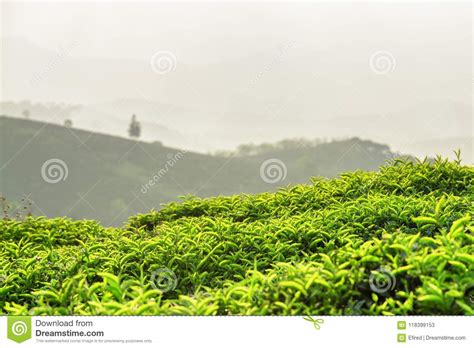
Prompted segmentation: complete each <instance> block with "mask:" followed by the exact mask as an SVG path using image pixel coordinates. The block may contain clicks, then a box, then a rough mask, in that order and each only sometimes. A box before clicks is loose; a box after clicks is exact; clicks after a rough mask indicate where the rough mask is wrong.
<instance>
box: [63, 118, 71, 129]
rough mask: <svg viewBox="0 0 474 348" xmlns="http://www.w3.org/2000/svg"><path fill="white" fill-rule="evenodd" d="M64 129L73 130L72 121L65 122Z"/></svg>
mask: <svg viewBox="0 0 474 348" xmlns="http://www.w3.org/2000/svg"><path fill="white" fill-rule="evenodd" d="M64 127H67V128H71V127H72V121H71V120H70V119H66V120H64Z"/></svg>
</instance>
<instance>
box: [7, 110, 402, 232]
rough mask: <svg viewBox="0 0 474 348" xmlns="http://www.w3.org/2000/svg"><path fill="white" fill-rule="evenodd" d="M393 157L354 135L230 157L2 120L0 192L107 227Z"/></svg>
mask: <svg viewBox="0 0 474 348" xmlns="http://www.w3.org/2000/svg"><path fill="white" fill-rule="evenodd" d="M247 150H248V146H247ZM394 156H395V154H394V153H392V152H391V151H390V149H389V148H388V146H386V145H382V144H378V143H374V142H372V141H367V140H361V139H358V138H352V139H347V140H340V141H333V142H326V143H315V142H310V141H301V142H299V141H287V142H280V143H278V144H276V145H271V144H263V145H260V146H254V147H253V148H252V147H251V148H250V150H249V151H247V152H245V146H243V147H241V148H239V151H237V152H235V153H233V154H226V155H224V154H221V155H217V154H216V155H209V154H200V153H196V152H186V151H185V150H180V149H176V148H170V147H165V146H163V144H161V143H160V142H154V143H146V142H140V141H136V140H131V139H127V138H122V137H117V136H110V135H105V134H100V133H92V132H89V131H84V130H79V129H74V128H65V127H62V126H59V125H55V124H50V123H44V122H37V121H31V120H26V119H19V118H11V117H7V116H0V192H1V193H2V194H3V195H4V196H5V197H6V198H7V199H8V201H10V202H12V203H13V205H14V206H17V207H20V206H21V205H22V199H25V200H27V198H28V199H31V200H32V201H33V202H34V204H33V207H32V208H33V211H34V215H47V216H50V217H53V216H69V217H72V218H76V219H81V218H91V219H97V220H99V221H101V222H102V223H103V224H106V225H120V224H121V223H122V222H123V221H124V220H125V219H126V218H127V217H128V216H130V215H133V214H136V213H140V212H147V211H149V210H151V209H153V208H154V209H159V207H160V205H161V204H162V203H165V202H170V201H176V200H178V199H179V198H178V197H179V196H181V195H196V196H200V197H207V196H216V195H230V194H235V193H241V192H243V193H257V192H267V191H274V190H275V189H276V188H277V187H281V186H285V185H288V184H296V183H305V182H308V178H309V177H311V176H324V177H334V176H337V175H338V174H340V173H341V172H346V171H354V170H358V169H361V170H369V171H375V170H377V169H378V167H379V166H380V165H382V164H383V163H384V162H385V161H386V160H387V159H388V158H392V157H394ZM57 160H60V161H62V162H60V161H57ZM48 161H49V162H48ZM264 163H265V164H266V166H263V164H264ZM282 163H283V165H282ZM48 164H50V165H51V166H48ZM55 164H56V165H59V167H58V166H56V168H55V166H54V165H55ZM55 169H58V171H57V172H54V170H55ZM42 170H43V171H42ZM66 174H67V175H66ZM61 179H65V180H61ZM56 180H57V181H58V182H56V183H52V182H54V181H56Z"/></svg>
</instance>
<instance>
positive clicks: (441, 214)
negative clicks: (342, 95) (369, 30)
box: [0, 160, 474, 315]
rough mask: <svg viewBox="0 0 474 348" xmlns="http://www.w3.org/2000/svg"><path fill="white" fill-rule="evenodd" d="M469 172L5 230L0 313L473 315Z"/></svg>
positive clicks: (317, 182)
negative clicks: (108, 221)
mask: <svg viewBox="0 0 474 348" xmlns="http://www.w3.org/2000/svg"><path fill="white" fill-rule="evenodd" d="M473 201H474V169H473V168H472V167H466V166H461V165H460V164H459V163H457V162H447V161H441V160H437V161H436V162H434V163H430V162H422V163H412V162H403V161H399V160H396V161H394V162H393V163H392V164H391V165H389V166H386V167H383V168H381V170H380V172H377V173H369V172H362V171H358V172H353V173H347V174H344V175H342V176H341V177H340V178H338V179H332V180H326V179H314V180H313V182H312V184H310V185H296V186H292V187H288V188H283V189H280V190H279V191H278V192H275V193H262V194H256V195H237V196H231V197H218V198H209V199H197V198H194V199H188V200H185V201H184V202H182V203H173V204H170V205H168V206H166V207H164V208H163V209H162V210H161V211H159V212H150V213H148V214H143V215H137V216H133V217H131V218H130V220H129V222H128V224H127V225H126V226H125V227H124V228H121V229H118V228H104V227H101V226H100V225H99V224H97V223H96V222H93V221H72V220H68V219H51V220H47V219H44V218H28V219H26V220H25V221H11V220H10V221H6V220H3V221H0V240H1V243H0V266H1V267H0V269H2V272H3V274H2V275H0V276H1V277H2V280H3V281H2V282H0V309H1V310H0V312H1V313H3V314H7V313H8V314H33V315H39V314H49V315H67V314H76V315H83V314H91V315H105V314H114V315H150V314H154V315H227V314H229V315H318V314H325V315H354V314H363V315H380V314H382V315H393V314H396V315H415V314H418V315H430V314H436V315H439V314H447V315H459V314H461V315H463V314H465V315H472V314H474V309H473V303H472V300H471V299H472V296H474V257H473V256H472V255H473V254H474V244H473V242H474V236H473V233H474V224H473V219H472V216H473V215H474V205H473Z"/></svg>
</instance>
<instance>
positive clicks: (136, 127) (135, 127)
mask: <svg viewBox="0 0 474 348" xmlns="http://www.w3.org/2000/svg"><path fill="white" fill-rule="evenodd" d="M140 133H141V126H140V122H138V121H137V116H135V115H132V121H131V122H130V126H129V127H128V135H129V136H130V138H139V137H140Z"/></svg>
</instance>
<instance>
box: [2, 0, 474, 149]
mask: <svg viewBox="0 0 474 348" xmlns="http://www.w3.org/2000/svg"><path fill="white" fill-rule="evenodd" d="M471 25H472V5H471V3H470V2H464V3H449V2H446V3H438V4H435V3H431V2H426V1H423V2H418V3H408V2H394V3H386V2H371V3H361V2H299V3H289V2H277V3H269V2H226V3H216V2H195V1H193V2H186V3H184V2H178V3H176V2H174V3H162V2H160V3H156V2H120V3H111V2H80V3H75V2H53V3H43V2H40V3H20V2H2V34H1V35H2V43H3V48H2V93H1V95H2V100H17V101H18V100H22V99H32V100H34V101H64V102H74V103H81V104H102V103H110V102H112V103H113V102H114V101H115V100H117V99H124V98H127V99H129V98H135V99H140V100H145V99H147V100H149V101H152V102H156V103H159V105H166V107H162V108H161V109H160V110H159V111H158V112H157V114H160V115H161V117H160V116H156V117H155V116H153V117H151V116H150V115H148V114H147V115H143V112H142V115H140V114H139V116H140V117H144V118H147V117H148V118H149V119H148V121H150V122H156V123H157V124H160V125H163V126H166V127H168V128H170V129H174V130H175V129H179V131H181V132H184V133H189V132H192V131H193V130H195V131H198V132H201V133H204V135H205V136H206V134H207V136H209V135H211V134H214V136H216V137H218V136H217V135H215V134H217V133H219V132H220V133H219V134H220V136H221V138H222V139H217V138H216V141H215V143H214V144H208V145H206V146H205V148H209V149H215V148H220V147H232V146H235V145H236V144H238V143H241V142H245V141H257V142H259V140H262V141H266V140H270V141H273V140H278V139H282V138H285V137H290V136H298V135H301V136H307V137H311V136H324V135H329V136H338V135H339V136H349V135H362V136H363V135H366V136H367V137H371V138H377V134H380V136H379V139H376V140H380V141H383V140H384V139H385V140H386V142H388V143H390V144H397V146H398V145H400V144H401V143H403V142H409V141H410V139H411V140H417V139H413V136H412V135H410V137H409V138H410V139H408V138H407V139H402V140H401V141H399V142H398V143H397V139H398V138H403V136H404V135H403V132H400V130H403V129H404V128H408V127H411V126H413V125H415V127H417V128H418V127H421V128H422V127H425V126H424V125H426V127H432V126H433V123H434V124H436V122H438V121H439V122H440V127H439V129H447V128H449V127H447V125H449V124H451V126H450V127H451V128H450V129H447V133H446V136H447V137H449V138H453V137H456V136H459V137H467V136H469V135H471V136H472V118H471V98H472V88H471V87H472V72H471V65H472V30H471ZM157 54H158V56H156V55H157ZM160 54H164V55H165V56H164V59H163V60H161V61H160V60H158V58H159V57H160ZM160 64H163V65H160ZM160 69H161V70H160ZM157 70H158V72H157ZM168 106H170V108H172V109H173V110H170V109H169V108H168ZM112 107H113V106H112ZM137 108H139V106H137ZM139 110H144V109H140V108H139ZM91 112H92V111H88V115H92V113H91ZM109 112H111V111H110V110H109ZM127 112H128V111H127ZM117 114H120V111H118V112H117ZM164 114H167V115H166V117H165V116H164ZM374 115H375V116H374ZM453 115H457V116H456V118H453V117H454V116H453ZM84 117H85V116H84ZM97 117H100V116H97ZM124 117H125V116H124ZM127 117H128V114H127ZM373 117H382V118H383V119H385V120H386V121H387V122H386V123H384V122H378V123H377V125H375V123H374V122H372V121H370V120H371V119H372V120H373ZM458 118H459V119H458ZM170 119H171V120H170ZM347 119H351V120H356V121H353V123H355V124H352V123H351V122H346V120H347ZM255 120H257V121H255ZM325 120H326V121H327V122H326V121H325ZM357 120H361V121H360V122H359V121H357ZM378 120H380V119H378ZM251 122H255V123H257V124H260V126H262V127H266V130H265V131H259V127H256V128H255V129H249V127H248V125H249V124H251ZM324 122H326V123H324ZM361 122H369V123H367V125H364V126H362V127H361V126H360V123H361ZM328 123H330V124H328ZM395 123H398V124H397V125H396V127H395V128H397V127H398V133H402V134H401V135H400V136H399V135H395V133H394V134H392V136H390V128H391V127H393V126H394V124H395ZM76 124H80V121H78V122H77V123H76ZM453 124H454V126H452V125H453ZM187 125H189V126H190V129H186V126H187ZM370 126H372V128H371V129H370V130H368V131H367V132H364V131H363V130H364V129H367V128H368V127H370ZM377 127H380V129H379V128H377ZM453 127H454V128H453ZM250 128H253V127H250ZM361 129H362V131H361ZM236 132H237V133H238V135H235V133H236ZM360 133H366V134H360ZM436 133H437V130H436V129H434V130H432V131H431V132H428V133H427V134H425V135H422V136H421V138H423V140H432V139H435V138H436ZM439 133H442V132H439Z"/></svg>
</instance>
